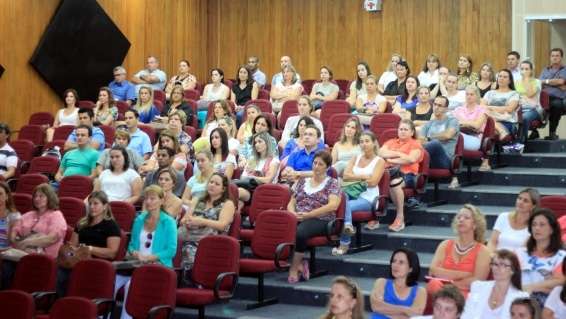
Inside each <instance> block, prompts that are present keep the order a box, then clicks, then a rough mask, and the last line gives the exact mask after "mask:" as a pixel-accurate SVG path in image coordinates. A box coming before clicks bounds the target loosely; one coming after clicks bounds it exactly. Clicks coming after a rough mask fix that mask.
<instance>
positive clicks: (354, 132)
mask: <svg viewBox="0 0 566 319" xmlns="http://www.w3.org/2000/svg"><path fill="white" fill-rule="evenodd" d="M362 132H363V128H362V124H361V123H360V120H359V119H358V118H357V117H356V116H352V117H351V118H350V119H349V120H347V121H346V123H344V127H342V133H340V139H339V140H338V142H336V143H335V144H334V147H332V153H331V154H332V167H333V168H334V169H335V170H336V172H337V173H338V175H339V176H342V174H343V173H344V170H345V169H346V166H347V165H348V163H349V161H350V159H352V158H354V157H356V156H358V155H359V154H361V153H362V149H361V148H360V136H361V135H362Z"/></svg>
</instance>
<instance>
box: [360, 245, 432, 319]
mask: <svg viewBox="0 0 566 319" xmlns="http://www.w3.org/2000/svg"><path fill="white" fill-rule="evenodd" d="M420 272H421V266H420V262H419V256H418V255H417V254H416V253H415V252H414V251H412V250H410V249H407V248H399V249H396V250H395V251H394V252H393V253H392V254H391V259H390V260H389V274H388V276H387V278H379V279H377V280H376V281H375V283H374V285H373V290H372V291H371V294H370V302H371V310H372V312H373V313H372V316H371V318H372V319H388V318H399V317H401V318H409V317H412V316H417V315H422V313H423V311H424V309H425V305H426V290H425V289H424V288H423V287H419V284H418V280H419V275H420Z"/></svg>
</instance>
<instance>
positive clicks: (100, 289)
mask: <svg viewBox="0 0 566 319" xmlns="http://www.w3.org/2000/svg"><path fill="white" fill-rule="evenodd" d="M115 276H116V270H115V269H114V267H113V266H112V263H111V262H109V261H108V260H104V259H100V258H91V259H86V260H81V261H79V262H78V263H77V264H76V265H75V266H74V267H73V271H72V272H71V277H70V278H69V286H68V288H67V296H75V297H84V298H88V299H96V298H109V299H112V298H113V297H114V279H115Z"/></svg>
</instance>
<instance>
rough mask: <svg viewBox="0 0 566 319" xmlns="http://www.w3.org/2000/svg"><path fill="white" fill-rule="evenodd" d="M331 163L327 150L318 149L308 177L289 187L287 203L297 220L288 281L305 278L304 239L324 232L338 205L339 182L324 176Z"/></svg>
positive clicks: (305, 242) (307, 275)
mask: <svg viewBox="0 0 566 319" xmlns="http://www.w3.org/2000/svg"><path fill="white" fill-rule="evenodd" d="M331 165H332V156H331V155H330V154H329V153H328V152H327V151H318V152H317V153H316V154H315V156H314V160H313V164H312V173H313V175H312V177H307V178H301V179H299V180H298V181H297V183H296V184H295V185H294V186H293V189H294V193H295V194H294V195H293V197H291V201H289V204H288V205H287V210H288V211H290V212H293V213H294V214H295V215H296V216H297V220H298V221H299V222H300V223H299V225H297V237H296V240H295V253H294V254H293V261H292V262H291V268H290V269H289V278H288V281H289V283H296V282H298V281H299V278H300V277H302V278H303V279H304V280H308V279H309V275H310V273H309V265H308V261H307V260H304V261H303V256H304V255H305V251H306V250H307V241H308V240H309V239H310V238H311V237H314V236H323V235H324V234H326V225H327V224H328V222H329V221H331V220H333V219H334V218H336V215H335V212H336V209H337V208H338V205H339V204H340V185H339V184H338V180H336V179H335V178H332V177H329V176H327V174H326V172H327V170H328V168H330V166H331Z"/></svg>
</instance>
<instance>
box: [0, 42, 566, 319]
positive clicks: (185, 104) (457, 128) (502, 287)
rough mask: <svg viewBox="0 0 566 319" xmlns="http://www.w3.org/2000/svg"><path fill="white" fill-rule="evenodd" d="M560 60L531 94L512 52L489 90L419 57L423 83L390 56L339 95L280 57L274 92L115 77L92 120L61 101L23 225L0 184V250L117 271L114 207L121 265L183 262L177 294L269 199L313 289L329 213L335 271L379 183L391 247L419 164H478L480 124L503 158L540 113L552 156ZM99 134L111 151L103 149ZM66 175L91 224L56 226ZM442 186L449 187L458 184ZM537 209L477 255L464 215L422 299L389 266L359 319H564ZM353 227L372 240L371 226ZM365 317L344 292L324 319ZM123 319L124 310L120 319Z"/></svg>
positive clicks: (262, 85) (125, 282) (243, 69)
mask: <svg viewBox="0 0 566 319" xmlns="http://www.w3.org/2000/svg"><path fill="white" fill-rule="evenodd" d="M562 56H563V52H562V49H552V50H551V56H550V62H551V63H550V65H549V66H548V67H546V68H544V70H543V71H542V74H541V76H540V79H536V78H535V77H534V70H533V65H532V63H531V62H530V61H523V62H520V61H519V56H518V53H516V52H514V51H512V52H510V53H509V54H508V57H507V68H505V69H502V70H500V71H499V72H497V73H495V72H494V71H493V69H492V67H491V65H490V64H487V63H486V64H483V65H482V66H481V68H480V70H479V74H477V73H475V72H473V70H472V59H471V57H469V56H465V55H463V56H460V57H459V59H458V67H457V69H456V70H454V71H450V70H449V69H447V68H446V67H445V66H442V65H441V63H440V59H439V58H438V57H437V56H435V55H430V56H428V57H427V59H426V61H425V63H424V67H423V69H422V72H420V73H419V74H418V76H415V75H414V74H412V73H411V69H410V67H409V63H408V62H407V61H405V60H404V59H403V57H402V56H400V55H398V54H394V55H392V57H391V64H390V65H389V66H388V68H387V70H386V71H385V72H384V73H383V74H382V75H381V76H380V77H377V76H376V75H374V74H372V72H371V69H370V66H369V65H368V64H367V63H365V62H360V63H359V64H358V65H357V66H356V79H354V80H353V81H351V82H350V84H349V85H347V86H344V87H341V86H340V85H339V83H338V82H337V81H334V79H333V72H332V70H331V69H330V67H328V66H323V67H321V68H320V81H318V82H317V83H315V84H314V85H312V88H307V87H306V86H303V85H302V84H301V83H302V81H301V76H300V75H299V73H298V72H297V70H296V69H295V67H294V66H293V65H292V62H291V58H290V57H288V56H283V57H282V58H281V72H280V73H278V74H276V75H274V76H273V79H272V81H271V85H269V84H266V77H265V74H264V73H263V72H261V70H259V59H258V58H257V57H255V56H253V57H250V58H249V59H248V63H247V65H243V66H240V67H238V69H237V70H236V78H235V79H234V80H228V79H225V78H224V71H223V70H221V69H218V68H214V69H212V70H211V71H210V77H211V78H210V80H211V83H209V84H207V85H206V86H204V88H203V89H202V92H200V91H199V89H200V88H201V86H200V85H199V83H198V82H197V79H196V77H195V76H194V75H192V74H190V73H189V72H190V63H189V61H187V60H182V61H180V63H179V71H178V74H176V75H175V76H173V77H171V79H170V80H169V81H167V77H166V75H165V73H164V72H163V71H161V70H160V69H159V61H158V59H157V58H155V57H153V56H150V57H148V59H147V67H146V69H144V70H141V71H140V72H138V73H136V74H135V75H134V76H133V77H132V83H130V82H129V81H127V80H126V70H125V69H124V68H123V67H116V68H115V69H114V77H115V80H114V81H112V82H111V83H110V84H109V85H108V86H107V87H102V88H100V90H99V93H98V100H97V101H96V103H94V106H93V107H92V108H88V107H81V108H79V107H78V104H79V103H78V102H79V95H78V92H76V91H75V90H73V89H69V90H67V91H65V93H64V95H63V98H64V102H65V103H64V107H63V108H62V109H61V110H59V111H58V112H57V114H56V115H55V117H54V118H55V120H54V122H53V123H50V125H47V126H45V127H43V130H44V137H45V139H44V141H45V143H46V145H57V146H60V148H57V147H55V148H53V150H55V153H57V151H59V152H60V153H63V154H62V156H61V158H60V164H59V168H58V170H57V171H56V172H54V174H53V176H52V179H51V180H50V181H49V183H42V184H40V185H37V186H36V187H35V188H34V190H33V193H32V197H31V198H32V203H31V207H32V209H31V210H30V211H29V212H26V211H20V212H18V209H17V208H16V206H15V203H14V200H13V197H12V193H11V192H12V190H11V188H10V187H9V186H8V183H6V182H3V181H2V182H0V249H2V250H13V251H17V252H18V254H21V255H25V254H28V253H39V254H46V255H49V256H52V257H54V258H55V257H57V254H58V252H59V249H60V248H61V246H62V245H63V244H64V239H65V236H66V232H68V231H70V232H71V235H70V237H69V238H68V241H69V242H70V245H71V246H74V247H79V245H85V246H86V247H88V250H89V252H90V254H91V255H92V256H94V257H97V258H103V259H108V260H115V259H116V256H118V248H119V246H120V241H121V240H122V239H121V238H122V237H123V236H122V234H121V230H120V226H119V225H118V224H117V222H116V220H115V219H114V217H113V214H112V209H111V207H110V206H111V203H112V202H114V201H119V202H125V203H128V204H131V205H132V206H134V207H136V208H137V211H138V215H137V216H136V217H135V219H134V221H133V224H132V225H131V233H130V236H129V244H128V245H127V249H126V250H127V258H128V259H133V260H138V261H140V262H144V263H145V262H152V263H159V264H162V265H164V266H166V267H172V265H173V258H174V257H175V255H176V253H177V250H178V249H177V245H181V246H180V247H179V250H180V252H181V260H182V262H181V267H182V269H183V279H187V278H189V277H190V276H189V275H188V274H186V272H190V270H191V268H192V264H193V263H194V257H195V253H196V250H197V248H198V244H199V241H200V240H201V239H202V238H203V237H205V236H208V235H214V234H228V233H230V229H231V227H232V224H233V221H234V217H235V214H240V212H242V213H243V212H244V211H246V208H248V207H249V206H250V204H251V203H252V201H253V198H254V192H255V190H256V189H257V187H259V186H260V185H263V184H282V185H286V186H288V190H289V192H290V194H291V197H290V200H289V202H288V203H287V204H286V207H280V209H286V210H287V211H289V212H291V213H293V215H294V216H295V217H296V220H297V221H298V225H297V229H296V240H295V246H294V253H293V255H292V257H291V262H290V267H289V275H288V282H289V283H291V284H293V283H296V282H298V281H300V280H308V279H309V277H310V270H309V263H308V261H307V260H306V259H304V258H303V257H304V253H305V251H306V250H307V249H308V241H309V239H311V238H313V237H316V236H325V235H326V233H327V227H328V224H329V222H332V221H335V220H336V219H337V213H338V210H339V207H341V204H342V206H343V213H344V227H343V231H342V234H341V237H340V244H339V246H337V247H334V248H333V249H332V254H333V255H343V254H346V253H348V250H349V249H350V241H351V240H350V237H351V236H352V235H353V234H354V233H355V232H356V230H355V229H354V226H353V215H354V214H355V213H356V212H365V211H370V212H374V211H376V210H377V209H378V208H380V207H378V204H379V201H378V200H379V198H380V193H382V192H384V191H385V190H384V189H383V188H382V187H383V186H381V187H380V181H381V180H382V178H383V176H385V175H387V176H388V178H389V184H388V185H386V186H385V187H387V188H388V189H386V190H387V193H388V194H389V199H390V200H391V202H392V203H393V205H394V208H395V212H396V215H395V219H394V221H393V223H392V224H391V225H389V226H388V228H389V230H390V231H392V232H400V231H403V229H404V228H405V222H406V215H407V214H406V213H407V212H406V210H409V212H410V208H411V207H414V206H418V205H419V204H420V198H418V197H417V195H414V194H413V195H411V196H407V195H406V192H405V191H406V190H416V188H417V187H418V180H419V177H420V173H421V172H422V171H423V165H424V164H423V163H424V161H425V158H428V159H429V162H430V163H429V167H426V169H428V168H431V169H449V168H451V166H452V163H453V160H454V158H455V156H456V155H455V152H456V149H457V144H458V143H463V149H464V150H470V151H477V150H480V149H481V147H482V136H483V134H484V129H485V127H486V125H487V122H488V120H490V119H491V120H493V121H494V122H495V131H496V135H497V138H498V139H499V140H500V141H508V142H509V143H511V144H510V146H508V148H513V149H517V150H522V149H523V147H524V143H525V141H526V140H527V139H531V138H532V139H534V138H538V132H537V131H536V129H533V130H532V133H531V134H530V136H527V135H528V132H529V128H530V126H531V123H532V122H535V121H542V120H543V119H544V118H545V112H548V114H549V123H550V135H549V136H548V137H547V139H550V140H553V139H557V138H558V136H557V134H556V129H557V126H558V123H559V120H560V117H561V115H562V112H563V111H565V110H566V104H565V103H566V102H565V101H566V99H565V97H566V71H564V70H566V68H564V66H562ZM269 87H270V90H269V91H268V90H267V88H269ZM543 90H544V92H546V93H547V94H548V96H549V99H550V105H549V109H548V110H546V111H545V110H544V109H543V107H542V105H541V103H540V101H541V98H540V94H541V92H542V91H543ZM266 91H268V92H266ZM309 91H310V92H309ZM346 91H347V92H346ZM194 92H196V95H195V94H193V93H194ZM190 94H193V95H190ZM262 94H263V95H262ZM188 96H190V97H191V98H188ZM260 96H261V97H262V98H263V99H258V98H259V97H260ZM266 98H268V99H269V100H268V101H266V100H265V99H266ZM338 100H345V102H346V104H347V105H349V110H348V112H347V113H346V114H349V116H348V117H347V118H345V119H344V120H342V121H341V122H340V123H339V124H341V129H340V131H339V132H333V131H329V130H330V128H329V127H330V126H329V125H331V124H334V123H329V122H328V120H327V119H326V116H327V114H326V112H331V111H328V109H330V106H328V105H329V103H331V102H333V101H338ZM343 103H344V102H343ZM118 104H121V105H122V106H125V108H124V107H121V108H119V107H118ZM266 105H267V106H268V107H267V106H266ZM386 113H391V114H394V115H395V116H396V120H397V123H398V125H397V128H396V130H393V135H392V136H388V138H384V137H383V136H384V135H382V133H383V132H381V131H376V130H374V127H373V122H374V120H375V118H377V117H379V116H380V115H382V114H386ZM337 114H344V112H340V113H337ZM195 122H198V123H199V125H198V126H197V127H195V126H194V123H195ZM64 126H74V128H73V129H72V130H71V133H70V134H69V136H68V137H67V139H66V140H65V141H60V140H56V139H54V136H56V135H57V131H58V130H60V128H61V127H64ZM333 127H336V126H335V125H334V126H333ZM108 128H111V129H110V130H109V129H108ZM108 132H112V133H111V134H113V136H105V133H106V134H108ZM10 134H11V131H10V128H9V127H8V125H6V124H3V123H0V177H1V178H0V180H6V181H8V182H10V180H11V179H13V180H14V181H16V182H17V179H14V177H16V176H17V170H19V169H20V168H19V166H18V165H19V161H18V155H17V154H16V151H15V150H14V149H13V148H12V147H11V146H10V143H9V137H10ZM109 141H111V142H112V143H109ZM380 143H382V144H381V145H380ZM330 148H331V150H330ZM44 156H52V153H51V152H46V155H44ZM490 169H491V167H490V164H489V158H487V157H485V158H482V164H481V166H480V170H481V171H488V170H490ZM77 175H78V176H86V177H88V178H89V179H90V182H91V186H92V193H90V195H88V196H87V197H86V198H81V199H83V200H84V205H85V206H86V208H87V209H86V211H87V215H86V216H82V218H80V219H79V221H78V222H77V223H76V224H74V225H68V223H67V222H66V218H65V216H64V215H63V213H62V212H61V211H60V210H59V205H58V203H59V198H58V195H57V190H58V188H59V187H61V186H62V184H63V182H64V181H65V178H67V177H70V176H77ZM234 184H235V185H234ZM231 186H236V187H235V189H237V193H236V194H232V193H231V190H230V189H231ZM448 187H449V188H457V187H459V181H458V179H457V177H456V176H455V175H454V176H453V177H452V180H451V182H450V184H449V186H448ZM413 193H417V192H413ZM342 201H344V202H343V203H342ZM539 202H540V195H539V194H538V192H537V191H536V190H535V189H532V188H527V189H525V190H523V191H521V192H520V193H519V195H518V197H517V200H516V204H515V209H514V211H512V212H501V213H502V214H500V215H499V217H498V218H497V222H496V224H495V226H494V229H493V231H492V233H491V237H490V238H489V239H486V238H485V233H486V230H487V229H486V228H487V227H486V221H485V217H484V215H483V214H482V212H481V211H480V210H479V209H478V208H477V207H475V206H473V205H471V204H466V205H463V207H462V208H461V209H460V211H459V212H458V213H457V215H456V216H455V217H454V220H453V222H452V228H453V229H454V232H455V235H456V236H455V238H454V239H448V240H445V241H442V242H441V243H440V244H439V245H438V247H437V249H436V252H435V254H434V257H433V259H432V262H431V265H430V272H429V274H428V275H429V276H427V277H426V278H427V281H428V283H427V284H426V288H425V287H420V286H419V285H418V280H419V278H420V277H419V276H420V267H421V265H420V262H419V258H418V256H417V254H416V253H415V252H413V251H412V250H410V249H405V248H403V249H397V250H396V251H395V252H393V254H392V255H391V260H390V273H389V275H388V277H387V278H379V279H377V280H376V282H375V285H374V288H373V290H372V292H371V296H370V302H371V310H372V317H373V318H409V317H417V316H421V315H422V314H423V312H424V311H425V308H426V307H427V305H428V306H429V307H432V312H433V316H432V317H431V318H458V317H460V316H461V318H529V317H530V318H537V316H538V308H540V307H544V310H543V311H542V318H545V319H547V318H564V317H565V316H566V280H565V278H564V270H565V269H564V268H566V259H565V258H566V251H565V250H564V249H563V248H564V245H563V243H562V239H561V230H560V227H559V222H558V221H557V219H556V217H555V215H554V214H553V212H552V211H550V210H548V209H544V208H540V207H538V204H539ZM235 227H239V225H235ZM365 227H366V228H367V229H368V230H373V229H376V228H378V227H379V219H378V216H377V215H375V214H374V215H373V218H372V219H371V220H370V221H369V222H367V223H366V226H365ZM67 235H68V234H67ZM486 240H487V241H486ZM122 244H123V243H122ZM14 269H15V263H14V262H11V261H5V262H3V263H2V270H1V271H2V283H1V284H2V287H9V285H10V282H11V280H12V275H13V273H14ZM68 276H69V271H68V269H60V270H59V273H58V281H57V282H58V286H57V290H58V293H59V294H61V295H64V293H65V289H66V283H67V281H68ZM130 279H131V278H130V277H129V276H125V275H119V276H117V278H116V290H118V289H119V288H120V287H125V294H126V296H127V293H128V287H129V282H130ZM184 284H189V283H184ZM431 298H432V300H431ZM528 298H531V299H528ZM466 299H467V301H465V300H466ZM363 310H364V307H363V295H362V293H361V290H360V288H359V287H358V286H357V284H356V283H355V282H353V281H351V280H350V279H348V278H345V277H338V278H336V280H335V281H334V282H333V283H332V287H331V293H330V299H329V309H328V313H327V314H326V315H324V318H363V316H364V315H363ZM519 313H524V314H526V317H521V316H520V314H519ZM441 314H444V315H441ZM128 316H129V315H128V314H127V312H126V310H125V309H124V310H123V313H122V318H128Z"/></svg>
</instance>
